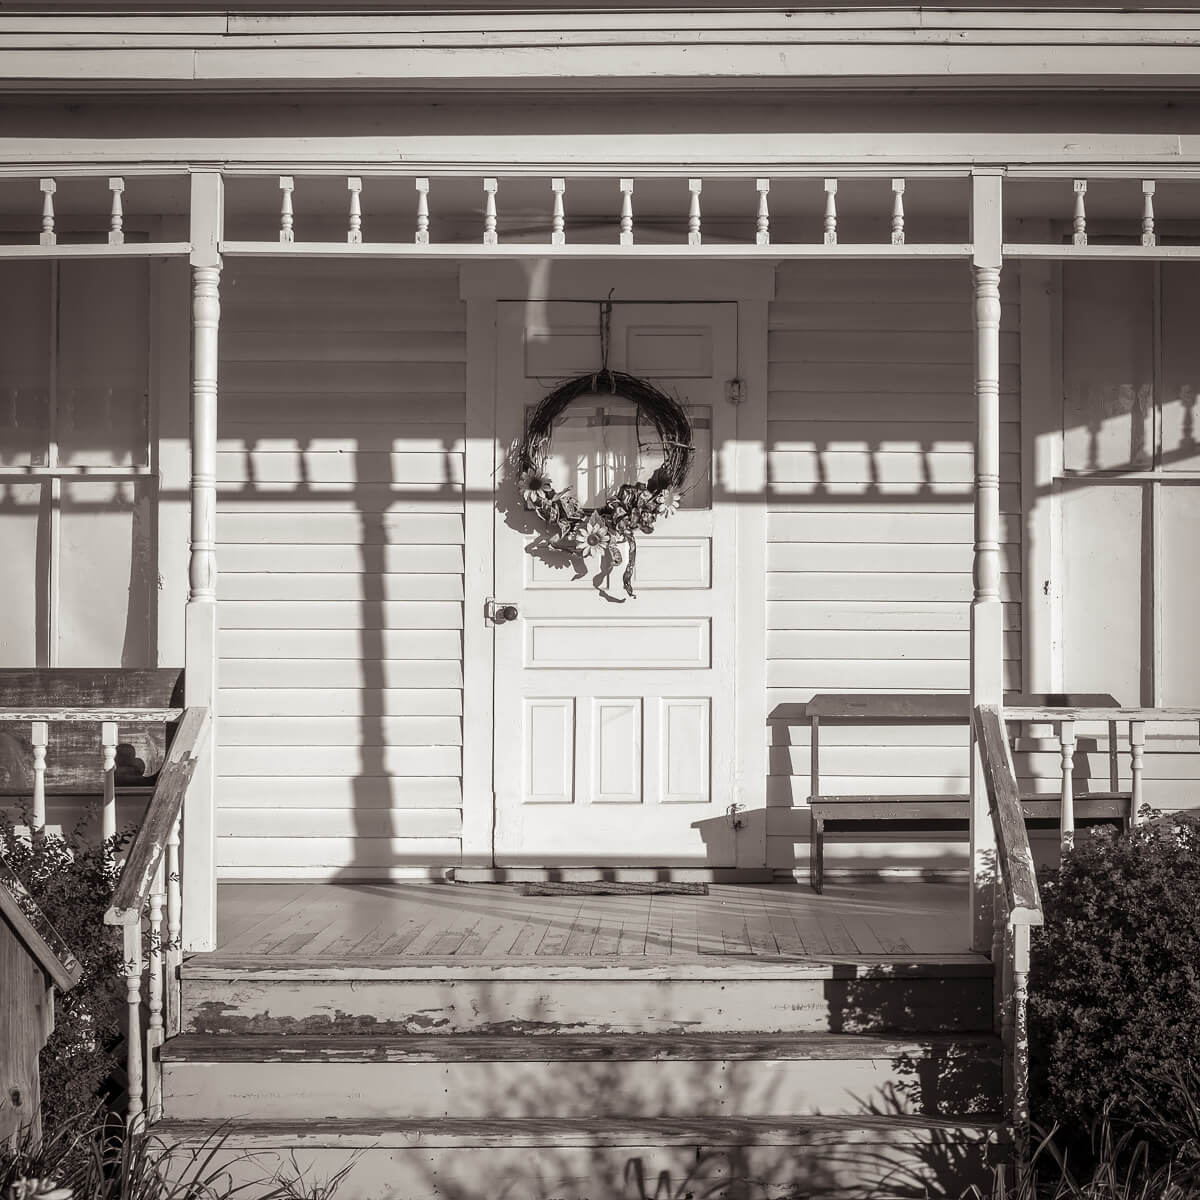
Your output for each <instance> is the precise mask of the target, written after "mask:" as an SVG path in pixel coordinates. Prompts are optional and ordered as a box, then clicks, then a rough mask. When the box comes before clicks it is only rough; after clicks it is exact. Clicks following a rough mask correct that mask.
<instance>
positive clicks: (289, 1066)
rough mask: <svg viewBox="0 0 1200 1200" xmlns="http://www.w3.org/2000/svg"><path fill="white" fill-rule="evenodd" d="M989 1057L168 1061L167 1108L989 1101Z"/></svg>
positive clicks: (467, 1112) (717, 1109) (638, 1107)
mask: <svg viewBox="0 0 1200 1200" xmlns="http://www.w3.org/2000/svg"><path fill="white" fill-rule="evenodd" d="M999 1077H1000V1069H999V1063H998V1062H996V1061H990V1060H985V1061H973V1062H969V1063H962V1064H961V1065H959V1064H958V1063H957V1062H954V1063H950V1062H947V1061H945V1060H942V1061H938V1062H921V1063H914V1064H906V1063H903V1062H893V1061H892V1060H890V1059H886V1058H877V1059H870V1058H864V1059H850V1060H839V1059H832V1060H831V1059H828V1058H820V1059H783V1060H774V1061H764V1060H761V1059H759V1060H753V1059H752V1060H734V1061H694V1060H684V1061H678V1060H667V1061H655V1060H650V1061H613V1062H562V1061H557V1062H538V1061H531V1060H518V1061H506V1062H462V1061H457V1062H383V1063H379V1062H268V1063H262V1062H217V1063H205V1062H174V1063H173V1062H168V1063H167V1064H166V1066H165V1072H164V1081H163V1089H164V1095H165V1097H166V1107H167V1115H168V1116H170V1117H172V1118H176V1119H180V1120H193V1119H199V1118H209V1117H212V1118H219V1117H224V1116H229V1117H235V1118H236V1117H240V1116H247V1117H253V1118H255V1119H257V1120H269V1119H273V1118H302V1117H344V1118H351V1119H353V1118H387V1117H394V1118H405V1119H409V1120H415V1119H420V1118H425V1117H430V1118H446V1117H452V1118H459V1119H463V1120H488V1119H503V1118H511V1117H541V1118H549V1117H557V1118H567V1119H569V1118H575V1117H580V1118H588V1117H625V1118H632V1117H702V1116H708V1117H712V1116H728V1117H760V1116H771V1115H774V1114H777V1113H788V1114H790V1115H793V1116H794V1115H804V1114H813V1113H823V1114H842V1113H845V1114H862V1113H868V1112H877V1113H889V1114H890V1113H905V1114H914V1113H915V1114H924V1115H927V1116H951V1115H953V1116H955V1117H962V1116H976V1115H981V1114H985V1113H993V1112H996V1111H998V1110H999V1108H1000V1096H999V1095H998V1092H999V1087H998V1084H999Z"/></svg>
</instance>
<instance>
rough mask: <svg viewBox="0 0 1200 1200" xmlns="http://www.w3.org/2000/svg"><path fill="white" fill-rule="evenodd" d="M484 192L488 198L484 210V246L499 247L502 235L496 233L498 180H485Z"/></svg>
mask: <svg viewBox="0 0 1200 1200" xmlns="http://www.w3.org/2000/svg"><path fill="white" fill-rule="evenodd" d="M483 190H484V193H485V194H486V196H487V199H486V201H485V203H484V208H483V244H484V245H485V246H497V245H499V244H500V235H499V234H498V233H497V232H496V180H494V179H485V180H484V181H483Z"/></svg>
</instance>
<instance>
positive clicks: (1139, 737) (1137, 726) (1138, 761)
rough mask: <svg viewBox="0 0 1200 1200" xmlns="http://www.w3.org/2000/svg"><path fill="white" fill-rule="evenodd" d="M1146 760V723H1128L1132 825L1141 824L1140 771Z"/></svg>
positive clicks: (1130, 815) (1130, 816) (1130, 817)
mask: <svg viewBox="0 0 1200 1200" xmlns="http://www.w3.org/2000/svg"><path fill="white" fill-rule="evenodd" d="M1145 760H1146V723H1145V722H1144V721H1130V722H1129V773H1130V796H1129V807H1130V814H1129V819H1130V821H1131V822H1132V824H1134V825H1137V824H1140V822H1141V815H1140V814H1141V808H1142V803H1143V801H1142V771H1143V769H1144V767H1145Z"/></svg>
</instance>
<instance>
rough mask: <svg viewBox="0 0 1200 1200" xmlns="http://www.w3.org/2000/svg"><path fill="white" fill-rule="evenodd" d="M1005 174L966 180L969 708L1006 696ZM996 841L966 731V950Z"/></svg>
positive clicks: (982, 947) (983, 912) (984, 916)
mask: <svg viewBox="0 0 1200 1200" xmlns="http://www.w3.org/2000/svg"><path fill="white" fill-rule="evenodd" d="M1001 189H1002V178H1001V173H1000V171H999V170H998V169H995V170H986V171H977V172H975V174H974V175H973V176H972V179H971V241H972V243H973V245H974V256H973V258H972V262H971V274H972V277H973V281H974V292H975V305H974V316H975V559H974V570H973V577H974V596H973V598H972V601H971V708H972V712H973V711H974V708H975V705H977V704H1001V703H1002V702H1003V699H1004V680H1003V670H1004V661H1003V660H1004V632H1003V630H1004V622H1003V607H1002V605H1001V600H1000V267H1001V260H1002V257H1003V255H1002V250H1001V245H1002V233H1001ZM996 870H997V864H996V839H995V834H994V831H993V829H992V822H991V817H990V816H989V813H988V798H987V787H986V784H985V782H984V777H983V769H982V765H981V763H980V759H979V754H978V753H977V750H976V746H975V733H974V726H972V731H971V901H970V926H971V928H970V939H971V941H970V944H971V948H972V949H973V950H976V951H980V952H982V953H985V954H990V953H991V950H992V924H993V922H992V881H993V879H994V877H995V874H996Z"/></svg>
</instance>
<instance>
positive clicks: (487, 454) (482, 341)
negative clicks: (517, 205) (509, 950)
mask: <svg viewBox="0 0 1200 1200" xmlns="http://www.w3.org/2000/svg"><path fill="white" fill-rule="evenodd" d="M496 307H497V306H496V302H495V301H494V300H489V299H486V298H474V299H470V300H468V301H467V376H466V387H467V395H466V430H465V432H466V446H465V454H464V465H463V477H464V513H463V531H464V546H463V556H464V574H463V765H462V803H463V810H462V861H463V863H464V864H467V865H471V866H491V865H492V864H493V861H494V857H493V830H494V826H495V814H496V804H495V787H494V783H493V770H492V708H493V702H494V700H493V676H494V670H495V664H494V662H493V657H494V646H493V643H494V641H495V633H494V632H493V629H492V627H491V626H490V625H488V624H487V623H486V622H485V621H484V619H483V610H484V604H485V602H486V601H487V599H488V597H490V596H491V595H492V594H493V589H494V587H495V527H494V522H495V509H496V506H495V498H494V497H495V487H496V473H497V469H498V467H499V465H500V461H501V458H502V454H503V451H502V449H501V448H500V447H499V446H498V445H497V442H496Z"/></svg>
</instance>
